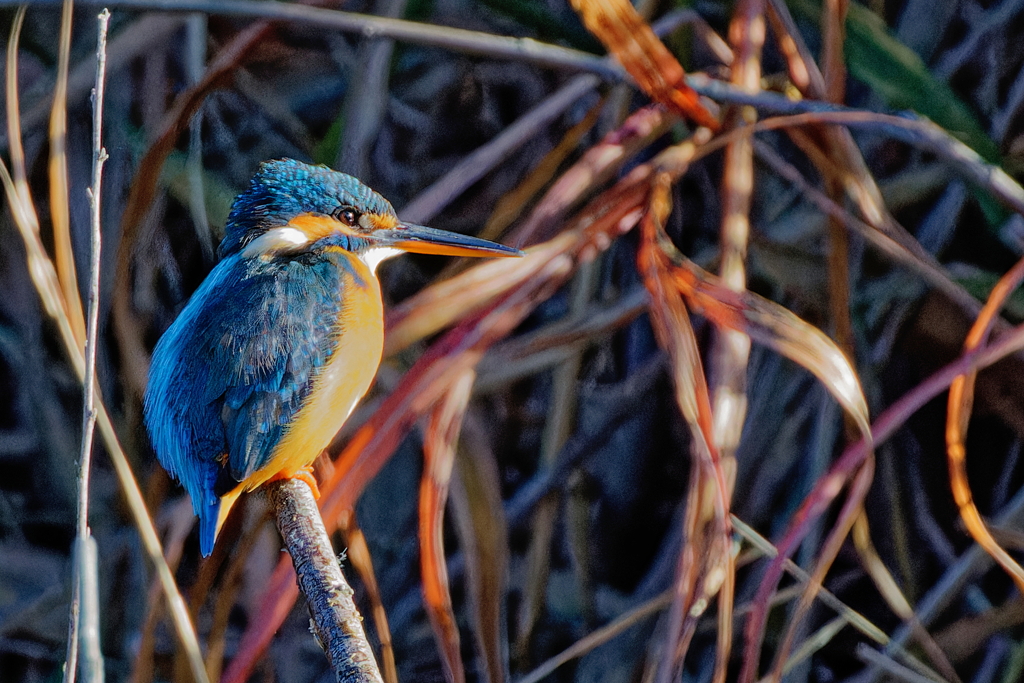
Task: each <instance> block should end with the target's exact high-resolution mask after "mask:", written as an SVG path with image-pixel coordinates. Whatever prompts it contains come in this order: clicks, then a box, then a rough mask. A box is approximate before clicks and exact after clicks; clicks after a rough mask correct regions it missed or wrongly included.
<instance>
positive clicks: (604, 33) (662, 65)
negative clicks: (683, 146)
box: [571, 0, 718, 130]
mask: <svg viewBox="0 0 1024 683" xmlns="http://www.w3.org/2000/svg"><path fill="white" fill-rule="evenodd" d="M571 4H572V6H573V9H575V10H576V12H577V13H578V14H579V15H580V18H581V19H583V23H584V25H585V26H586V27H587V29H589V30H590V32H591V33H593V34H594V35H595V36H597V38H598V39H599V40H600V41H601V42H602V43H604V46H605V47H606V48H608V51H609V52H611V53H612V54H614V55H615V57H616V58H617V59H618V60H619V62H620V63H621V64H622V66H623V67H624V68H625V69H626V71H627V72H628V73H629V75H630V76H632V77H633V80H635V81H636V83H637V85H639V86H640V88H641V89H643V90H644V92H646V93H647V94H648V95H650V96H651V98H652V99H653V100H654V101H656V102H660V103H662V104H664V105H665V106H667V107H671V108H672V109H674V110H675V111H677V112H679V113H680V114H682V115H683V116H686V117H688V118H690V119H692V120H694V121H696V122H697V123H698V124H700V125H702V126H707V127H708V128H711V129H712V130H717V129H718V120H717V119H716V118H715V117H714V116H713V115H712V114H711V112H709V111H708V110H707V108H706V107H705V106H704V105H703V104H701V102H700V98H699V97H698V96H697V93H696V92H694V91H693V89H692V88H690V86H688V85H686V80H685V76H686V73H685V72H684V71H683V67H682V66H681V65H680V64H679V61H678V60H677V59H676V58H675V57H674V56H672V53H671V52H669V51H668V48H666V47H665V44H664V43H662V42H661V41H660V40H658V37H657V36H656V35H655V34H654V31H652V30H651V27H650V25H649V24H648V23H647V22H646V21H644V20H643V18H642V17H641V16H640V14H639V13H638V12H637V11H636V9H635V8H634V7H633V5H631V4H629V3H628V2H626V0H571Z"/></svg>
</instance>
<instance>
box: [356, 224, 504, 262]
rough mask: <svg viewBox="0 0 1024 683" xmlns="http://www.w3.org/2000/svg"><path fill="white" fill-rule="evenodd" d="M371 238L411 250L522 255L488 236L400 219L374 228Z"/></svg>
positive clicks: (441, 252) (444, 253) (484, 254)
mask: <svg viewBox="0 0 1024 683" xmlns="http://www.w3.org/2000/svg"><path fill="white" fill-rule="evenodd" d="M373 240H374V241H375V242H379V243H380V244H381V245H382V246H389V247H394V248H396V249H401V250H402V251H408V252H412V253H414V254H442V255H445V256H522V255H523V252H522V251H520V250H519V249H515V248H514V247H506V246H505V245H503V244H497V243H495V242H490V241H488V240H482V239H478V238H476V237H469V236H468V235H460V234H458V233H455V232H448V231H447V230H437V229H435V228H428V227H426V226H423V225H414V224H412V223H401V224H399V225H398V226H397V227H395V228H389V229H382V230H377V231H376V232H374V233H373Z"/></svg>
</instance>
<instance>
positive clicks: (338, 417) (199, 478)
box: [144, 159, 522, 556]
mask: <svg viewBox="0 0 1024 683" xmlns="http://www.w3.org/2000/svg"><path fill="white" fill-rule="evenodd" d="M402 252H415V253H422V254H445V255H453V256H521V255H522V252H521V251H519V250H518V249H513V248H511V247H506V246H503V245H500V244H495V243H493V242H488V241H486V240H482V239H477V238H474V237H468V236H464V235H460V234H457V233H453V232H447V231H444V230H437V229H433V228H427V227H424V226H421V225H413V224H411V223H406V222H403V221H401V220H399V218H398V216H397V215H396V213H395V210H394V208H392V206H391V204H390V203H389V202H388V201H387V200H386V199H384V197H382V196H381V195H379V194H377V193H376V192H374V191H373V190H371V189H370V188H369V187H367V186H366V185H364V184H363V183H362V182H360V181H359V180H357V179H356V178H353V177H352V176H349V175H345V174H344V173H339V172H337V171H334V170H331V169H330V168H327V167H326V166H311V165H308V164H304V163H301V162H299V161H295V160H293V159H279V160H275V161H267V162H264V163H263V164H261V165H260V168H259V171H258V172H257V173H256V175H255V176H254V177H253V178H252V180H251V181H250V184H249V188H248V190H246V191H245V192H243V193H242V194H240V195H238V197H236V199H235V201H234V204H233V205H232V208H231V213H230V214H229V216H228V220H227V224H226V226H225V235H224V239H223V241H222V242H221V244H220V247H219V252H218V253H219V257H220V260H219V262H218V263H217V265H216V266H215V267H214V268H213V270H212V271H211V272H210V274H209V275H208V276H207V277H206V279H205V280H204V281H203V283H202V284H201V285H200V286H199V289H197V290H196V292H195V294H193V295H192V298H191V299H190V300H189V302H188V303H187V304H186V306H185V308H184V309H183V310H182V312H181V314H180V315H179V316H178V317H177V319H176V320H175V321H174V323H173V324H171V326H170V327H169V328H168V329H167V331H166V332H165V333H164V335H163V336H162V337H161V338H160V341H159V342H158V343H157V345H156V348H155V350H154V351H153V358H152V362H151V366H150V372H149V382H148V385H147V388H146V394H145V399H144V418H145V423H146V427H147V429H148V431H149V435H150V439H151V441H152V443H153V447H154V450H155V451H156V455H157V458H158V459H159V461H160V463H161V464H162V465H163V466H164V468H165V469H166V470H167V471H168V472H169V473H170V475H171V476H172V477H174V478H176V479H178V480H179V481H180V482H181V483H182V484H183V485H184V487H185V489H186V490H187V491H188V493H189V496H190V497H191V499H192V507H193V510H194V511H195V513H196V515H197V516H198V518H199V546H200V550H201V552H202V554H203V556H208V555H209V554H210V553H211V552H213V547H214V542H215V540H216V538H217V534H218V532H219V531H220V528H221V525H223V523H224V520H225V519H226V518H227V515H228V512H229V511H230V510H231V506H232V505H233V504H234V503H235V501H236V500H237V499H238V497H239V496H240V495H241V494H242V493H246V492H249V491H253V490H255V489H257V488H258V487H260V486H261V485H263V484H265V483H267V482H269V481H272V480H275V479H283V478H293V477H297V478H301V479H304V480H306V481H307V482H309V483H310V485H311V487H312V488H313V490H314V492H317V488H316V480H315V479H314V478H313V476H312V469H311V464H312V462H313V461H314V460H315V459H316V457H317V456H318V455H319V454H320V452H321V451H323V450H324V449H325V448H326V447H327V446H328V444H330V442H331V439H332V438H333V437H334V435H335V434H336V433H337V432H338V430H339V429H340V427H341V426H342V424H343V423H344V422H345V420H346V419H347V418H348V416H349V415H350V414H351V413H352V410H353V409H354V408H355V406H356V404H357V403H358V402H359V400H360V399H361V398H362V396H363V394H365V393H366V390H367V389H368V388H369V386H370V383H371V382H372V381H373V377H374V375H375V374H376V372H377V367H378V365H379V364H380V360H381V352H382V350H383V343H384V314H383V304H382V301H381V290H380V283H379V281H378V280H377V273H376V271H377V266H378V265H380V263H381V262H382V261H383V260H385V259H387V258H391V257H392V256H396V255H398V254H400V253H402Z"/></svg>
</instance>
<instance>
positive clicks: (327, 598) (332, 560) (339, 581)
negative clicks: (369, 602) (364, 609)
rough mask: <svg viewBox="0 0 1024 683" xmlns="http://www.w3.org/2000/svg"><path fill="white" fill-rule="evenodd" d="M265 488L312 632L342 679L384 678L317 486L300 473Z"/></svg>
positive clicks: (353, 682) (347, 682)
mask: <svg viewBox="0 0 1024 683" xmlns="http://www.w3.org/2000/svg"><path fill="white" fill-rule="evenodd" d="M266 490H267V495H268V496H269V498H270V504H271V507H272V508H273V510H274V521H275V522H276V523H277V528H278V531H280V532H281V538H282V539H283V540H284V544H285V547H287V548H288V552H289V553H290V554H291V556H292V563H293V564H294V565H295V574H296V576H297V577H298V582H299V589H300V590H301V591H302V593H303V595H305V596H306V601H307V603H308V604H309V612H310V615H311V617H312V620H311V621H312V624H311V625H312V630H313V634H314V636H316V638H317V640H318V641H319V643H320V646H321V647H322V648H323V649H324V653H325V654H326V655H327V658H328V659H329V660H330V662H331V666H332V667H333V668H334V674H335V677H336V679H337V681H338V683H362V682H367V683H371V682H372V683H383V680H382V679H381V675H380V670H379V669H378V667H377V661H376V660H375V659H374V657H373V651H372V650H371V649H370V644H369V642H368V641H367V640H366V634H365V632H364V631H363V623H362V621H363V619H362V617H361V616H360V615H359V611H358V610H357V609H356V605H355V603H354V602H353V600H352V588H351V587H349V585H348V582H347V581H345V577H344V575H343V574H342V573H341V565H340V564H339V563H338V558H337V557H335V556H334V549H333V547H332V546H331V539H330V537H328V536H327V530H326V529H324V523H323V520H322V519H321V517H320V510H319V509H318V508H317V505H316V501H315V500H314V498H313V491H312V490H311V489H310V488H309V485H308V484H306V483H305V482H303V481H300V480H298V479H282V480H279V481H274V482H271V483H270V484H267V486H266Z"/></svg>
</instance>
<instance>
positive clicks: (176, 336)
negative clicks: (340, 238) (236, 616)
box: [145, 255, 348, 555]
mask: <svg viewBox="0 0 1024 683" xmlns="http://www.w3.org/2000/svg"><path fill="white" fill-rule="evenodd" d="M346 268H348V265H347V262H345V261H344V256H340V255H339V256H338V257H337V259H330V260H324V259H322V258H320V259H314V258H312V257H311V258H303V257H298V258H295V259H291V260H288V261H283V262H270V263H268V262H262V261H259V260H256V259H253V260H248V261H246V260H243V259H242V258H241V257H240V256H238V255H232V256H229V257H227V258H226V259H224V260H222V261H221V262H220V263H219V264H218V265H217V266H216V267H215V268H214V269H213V271H212V272H211V273H210V275H209V276H208V277H207V279H206V280H205V281H204V282H203V284H202V285H201V286H200V288H199V289H198V290H196V293H195V294H194V295H193V297H192V299H191V300H190V301H189V303H188V305H187V306H186V307H185V309H184V310H183V311H182V313H181V315H180V316H179V317H178V319H177V320H175V322H174V324H172V325H171V327H170V328H169V329H168V330H167V332H166V333H165V334H164V336H163V337H162V338H161V339H160V342H159V343H158V344H157V346H156V349H155V351H154V352H153V359H152V364H151V367H150V379H149V386H148V388H147V392H146V400H145V418H146V424H147V426H148V428H149V432H150V437H151V439H152V441H153V446H154V448H155V450H156V453H157V456H158V458H159V459H160V462H161V464H162V465H163V466H164V467H165V468H166V469H167V471H168V472H169V473H170V474H171V475H172V476H174V477H176V478H178V479H180V480H181V482H182V484H183V485H184V486H185V488H186V489H187V490H188V492H189V494H190V495H191V497H192V504H193V508H194V509H195V512H196V514H197V515H198V516H199V517H200V542H201V545H202V551H203V554H204V555H206V554H209V552H208V551H211V550H212V547H213V540H214V536H215V531H216V524H217V516H218V511H219V507H220V500H219V496H220V495H223V494H224V493H226V492H227V491H228V490H230V489H231V488H233V486H234V485H235V483H236V482H241V481H242V480H244V479H245V478H246V477H248V476H249V475H250V474H252V473H253V472H255V471H256V470H258V469H260V467H262V466H263V465H264V464H266V463H267V462H268V461H269V459H270V457H271V455H272V452H273V450H274V447H275V446H276V445H277V443H278V441H279V440H280V439H281V436H282V434H283V432H284V430H285V429H286V428H287V426H288V425H289V424H290V422H291V420H292V419H293V418H294V417H295V415H296V413H297V412H298V410H299V408H300V406H301V405H302V403H303V401H304V400H305V398H306V397H307V396H308V395H309V393H310V390H311V389H312V386H313V380H314V378H315V374H316V371H317V370H318V369H319V368H320V367H322V366H323V365H324V364H325V363H326V362H327V361H328V360H329V358H330V354H331V353H332V351H333V349H334V347H335V339H336V337H337V335H338V334H339V332H340V329H339V327H338V321H339V317H340V309H341V306H342V297H341V296H340V289H341V286H342V276H343V273H344V272H345V270H346ZM225 481H226V482H227V483H228V486H227V488H226V490H225Z"/></svg>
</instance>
